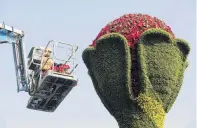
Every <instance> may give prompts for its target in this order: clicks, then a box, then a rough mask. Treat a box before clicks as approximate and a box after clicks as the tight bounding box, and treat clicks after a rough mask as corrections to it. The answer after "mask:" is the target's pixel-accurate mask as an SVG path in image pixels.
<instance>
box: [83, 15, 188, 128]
mask: <svg viewBox="0 0 197 128" xmlns="http://www.w3.org/2000/svg"><path fill="white" fill-rule="evenodd" d="M189 51H190V48H189V45H188V43H187V42H186V41H185V40H183V39H177V38H175V36H174V34H173V33H172V31H171V29H170V27H169V26H167V25H166V24H165V23H164V22H162V21H161V20H159V19H158V18H156V17H151V16H149V15H145V14H127V15H124V16H122V17H120V18H118V19H116V20H114V21H113V22H111V23H109V24H107V26H106V27H105V28H103V29H102V30H101V32H100V33H99V34H98V36H97V37H96V39H95V40H94V41H93V43H92V45H90V46H89V47H88V48H87V49H85V50H84V52H83V60H84V63H85V64H86V66H87V68H88V74H89V75H90V77H91V79H92V82H93V84H94V87H95V90H96V92H97V94H98V96H99V97H100V99H101V101H102V103H103V104H104V106H105V107H106V108H107V110H108V111H109V112H110V114H111V115H112V116H113V117H114V118H115V119H116V120H117V122H118V125H119V127H120V128H163V127H164V121H165V114H166V113H167V112H168V111H169V110H170V108H171V106H172V105H173V103H174V102H175V100H176V97H177V95H178V93H179V90H180V88H181V85H182V81H183V77H184V71H185V69H186V67H187V65H188V63H187V55H188V54H189Z"/></svg>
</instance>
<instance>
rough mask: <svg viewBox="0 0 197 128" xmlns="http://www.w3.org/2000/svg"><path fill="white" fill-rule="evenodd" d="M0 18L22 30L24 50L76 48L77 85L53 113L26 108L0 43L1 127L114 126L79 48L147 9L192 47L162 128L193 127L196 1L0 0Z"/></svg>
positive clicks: (8, 47) (24, 95)
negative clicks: (52, 43)
mask: <svg viewBox="0 0 197 128" xmlns="http://www.w3.org/2000/svg"><path fill="white" fill-rule="evenodd" d="M0 5H1V7H0V22H3V21H4V22H5V23H6V24H8V25H12V26H14V27H15V28H18V29H21V30H23V31H24V32H25V37H24V43H25V47H26V49H25V51H26V53H29V50H30V49H31V47H33V46H46V44H47V42H48V41H49V40H51V39H54V40H60V41H64V42H68V43H71V44H74V45H77V46H79V50H78V53H77V56H76V57H77V60H78V63H79V66H78V68H77V73H76V75H77V77H78V78H79V83H78V86H77V87H75V88H73V90H72V91H71V92H70V93H69V95H68V96H67V97H66V98H65V100H64V101H63V102H62V103H61V104H60V106H59V107H58V108H57V110H56V111H55V112H54V113H45V112H40V111H34V110H29V109H27V108H26V105H27V101H28V99H29V95H28V94H27V93H25V92H21V93H17V91H16V78H15V69H14V62H13V55H12V47H11V45H8V44H4V45H1V46H0V60H1V63H0V80H1V82H0V83H1V89H0V101H1V103H0V104H1V105H0V128H27V127H28V128H35V127H36V128H62V127H64V128H93V127H94V128H118V125H117V122H116V120H115V119H114V118H113V117H112V116H111V115H110V114H109V113H108V111H107V110H106V109H105V107H104V106H103V104H102V103H101V101H100V99H99V97H98V96H97V94H96V92H95V90H94V88H93V84H92V81H91V79H90V77H89V76H88V75H87V68H86V66H85V64H84V63H83V61H82V57H81V56H82V52H83V50H84V49H85V48H86V47H88V45H89V44H91V43H92V40H94V38H95V37H96V36H97V34H98V32H99V31H100V30H101V28H102V27H104V26H105V25H106V24H107V23H108V22H110V21H112V20H114V19H115V18H118V17H120V16H122V15H124V14H128V13H146V14H149V15H151V16H156V17H158V18H159V19H161V20H163V21H164V22H165V23H166V24H168V25H169V26H170V27H171V28H172V30H173V32H174V33H175V35H176V37H180V38H184V39H185V40H187V41H188V42H189V44H190V46H191V52H190V54H189V57H188V60H189V67H188V68H187V70H186V71H185V77H184V81H183V85H182V88H181V91H180V93H179V95H178V97H177V100H176V102H175V103H174V105H173V107H172V109H171V110H170V112H169V113H168V114H167V117H166V120H165V128H195V126H196V123H195V122H196V110H195V108H196V95H195V93H196V81H195V80H196V72H195V71H196V61H195V60H196V53H195V51H196V49H195V48H196V43H195V41H196V40H195V35H196V33H195V29H196V17H195V16H196V14H195V12H196V10H195V5H196V3H195V0H165V1H158V0H148V1H144V0H138V1H134V0H121V1H120V0H106V1H104V0H97V1H93V0H83V1H82V0H70V1H68V0H55V1H49V0H42V1H41V0H31V1H27V0H0Z"/></svg>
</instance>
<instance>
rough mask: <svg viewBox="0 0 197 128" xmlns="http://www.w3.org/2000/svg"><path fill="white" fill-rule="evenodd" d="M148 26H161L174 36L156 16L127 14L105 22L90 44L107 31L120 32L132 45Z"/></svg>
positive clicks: (93, 44) (94, 43)
mask: <svg viewBox="0 0 197 128" xmlns="http://www.w3.org/2000/svg"><path fill="white" fill-rule="evenodd" d="M149 28H161V29H163V30H165V31H167V32H169V33H170V34H171V35H172V37H175V36H174V34H173V32H172V31H171V28H170V27H169V26H167V25H166V24H165V23H164V22H163V21H161V20H159V19H158V18H156V17H151V16H149V15H146V14H127V15H123V16H122V17H120V18H118V19H116V20H114V21H112V22H110V23H109V24H107V25H106V26H105V27H104V28H103V29H102V30H101V31H100V32H99V34H98V36H97V37H96V39H95V40H94V41H93V43H92V45H91V46H95V45H96V42H95V41H96V40H97V39H98V38H100V37H101V36H103V35H105V34H107V33H112V32H116V33H120V34H122V35H123V36H124V37H125V38H126V39H127V41H128V43H129V46H130V47H132V46H133V45H134V44H135V43H136V41H137V40H138V39H139V37H140V35H141V34H142V33H143V32H144V31H145V30H147V29H149Z"/></svg>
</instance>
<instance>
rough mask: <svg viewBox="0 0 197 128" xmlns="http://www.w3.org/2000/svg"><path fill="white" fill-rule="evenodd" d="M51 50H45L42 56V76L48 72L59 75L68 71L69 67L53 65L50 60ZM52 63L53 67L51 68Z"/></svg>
mask: <svg viewBox="0 0 197 128" xmlns="http://www.w3.org/2000/svg"><path fill="white" fill-rule="evenodd" d="M51 52H52V51H51V48H46V50H45V51H44V55H43V60H42V72H43V75H45V73H46V71H48V70H54V71H56V72H59V73H67V70H68V69H70V66H69V65H67V64H57V63H54V62H53V60H52V59H51V58H50V56H51ZM53 63H54V67H53Z"/></svg>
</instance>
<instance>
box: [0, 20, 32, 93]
mask: <svg viewBox="0 0 197 128" xmlns="http://www.w3.org/2000/svg"><path fill="white" fill-rule="evenodd" d="M23 37H24V32H23V31H22V30H18V29H15V28H13V27H10V26H7V25H5V24H4V23H3V24H1V23H0V44H3V43H9V44H12V48H13V56H14V65H15V73H16V82H17V92H20V91H25V92H27V91H28V79H27V78H28V77H27V67H26V65H27V64H26V59H25V51H24V43H23Z"/></svg>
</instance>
